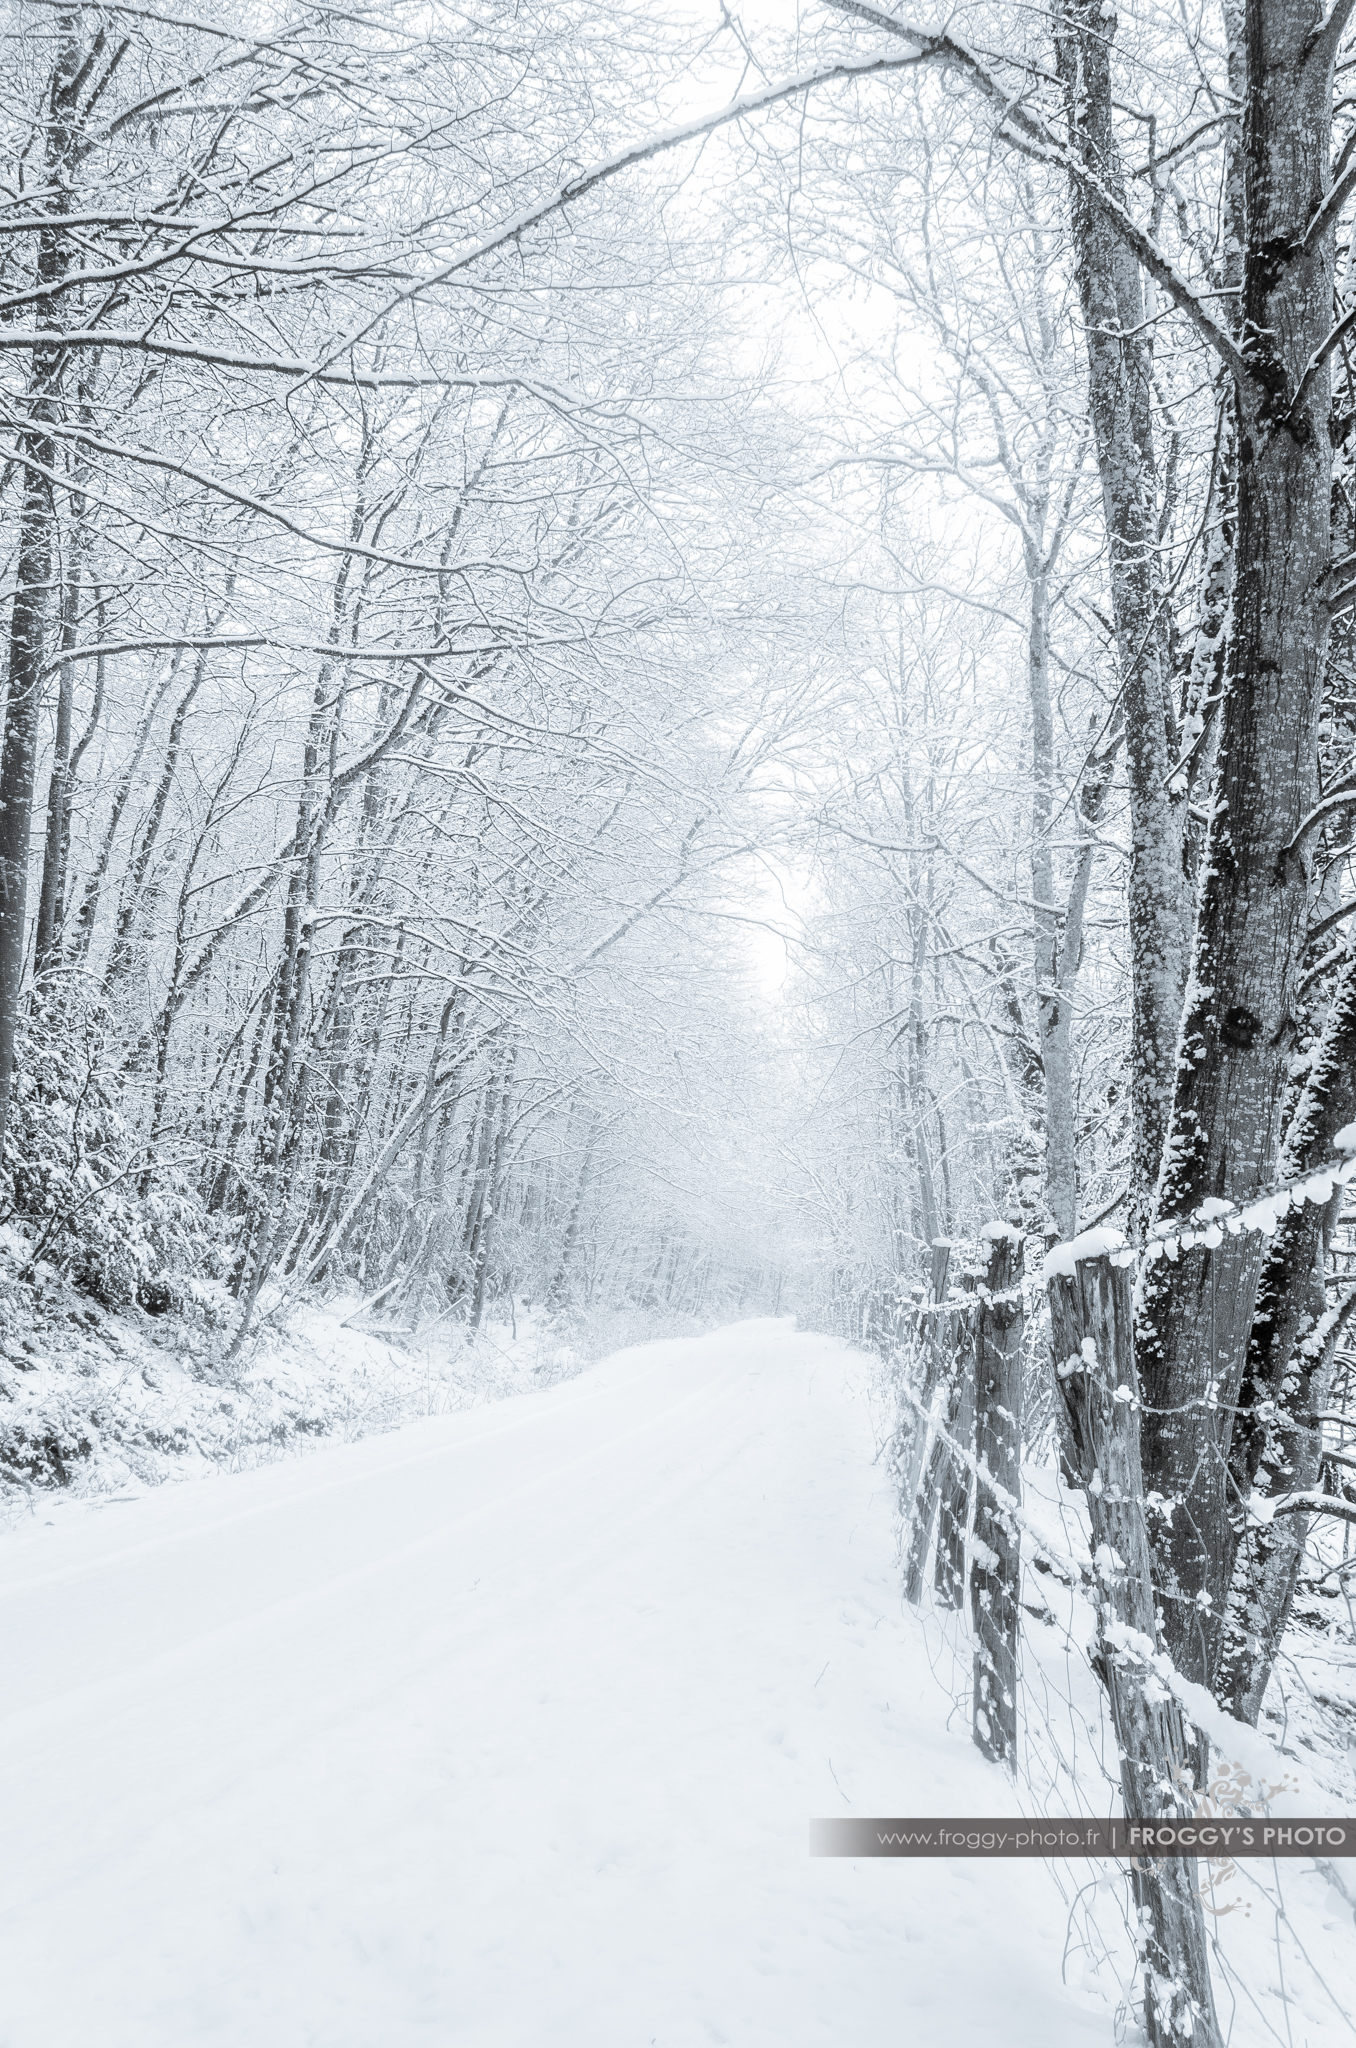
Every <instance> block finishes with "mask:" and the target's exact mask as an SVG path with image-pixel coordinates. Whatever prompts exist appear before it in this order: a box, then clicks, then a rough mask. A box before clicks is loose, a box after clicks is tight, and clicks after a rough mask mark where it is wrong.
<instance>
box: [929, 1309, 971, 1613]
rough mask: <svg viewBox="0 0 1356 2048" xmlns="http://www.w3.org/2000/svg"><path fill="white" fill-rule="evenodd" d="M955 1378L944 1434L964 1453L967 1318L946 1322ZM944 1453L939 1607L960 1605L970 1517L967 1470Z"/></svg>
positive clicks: (967, 1447)
mask: <svg viewBox="0 0 1356 2048" xmlns="http://www.w3.org/2000/svg"><path fill="white" fill-rule="evenodd" d="M978 1278H979V1276H978V1274H976V1273H962V1274H961V1286H962V1287H963V1288H964V1290H965V1292H966V1293H967V1294H968V1295H969V1296H970V1297H971V1299H972V1300H973V1298H974V1292H975V1283H976V1281H977V1280H978ZM952 1322H953V1326H954V1331H955V1335H954V1338H953V1342H954V1345H955V1360H956V1362H955V1379H954V1381H953V1384H952V1400H951V1405H950V1413H949V1419H948V1423H947V1434H948V1435H949V1436H950V1438H951V1440H952V1442H953V1443H956V1444H959V1445H960V1447H961V1449H962V1450H964V1451H970V1452H973V1451H974V1447H975V1327H974V1323H973V1322H972V1321H971V1318H970V1316H969V1315H968V1314H964V1313H962V1314H958V1315H956V1316H955V1317H953V1319H952ZM942 1448H943V1450H944V1451H945V1452H946V1457H945V1462H944V1464H943V1466H942V1476H941V1480H940V1483H939V1486H938V1496H937V1561H936V1564H935V1566H934V1568H933V1574H932V1583H933V1590H934V1591H935V1593H936V1595H937V1598H938V1600H939V1601H940V1602H941V1604H942V1606H943V1607H963V1606H964V1605H965V1525H966V1522H967V1520H968V1519H969V1514H970V1493H971V1480H970V1467H969V1466H968V1465H967V1464H965V1463H963V1462H962V1460H961V1459H960V1458H957V1457H955V1456H954V1455H953V1454H952V1452H951V1451H950V1450H949V1449H947V1447H946V1446H945V1445H943V1447H942Z"/></svg>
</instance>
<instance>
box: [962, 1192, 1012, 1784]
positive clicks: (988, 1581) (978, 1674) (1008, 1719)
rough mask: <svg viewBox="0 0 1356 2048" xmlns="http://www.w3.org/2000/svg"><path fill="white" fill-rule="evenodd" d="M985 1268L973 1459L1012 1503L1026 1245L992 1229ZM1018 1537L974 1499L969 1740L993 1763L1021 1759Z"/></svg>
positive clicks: (991, 1503) (1002, 1512) (993, 1498)
mask: <svg viewBox="0 0 1356 2048" xmlns="http://www.w3.org/2000/svg"><path fill="white" fill-rule="evenodd" d="M982 1235H983V1236H984V1237H986V1238H987V1239H988V1240H989V1243H990V1247H991V1249H990V1252H989V1265H988V1271H987V1272H986V1274H985V1276H984V1284H983V1288H982V1290H981V1292H980V1307H979V1318H978V1329H977V1332H976V1339H975V1459H976V1462H977V1464H978V1465H979V1468H980V1470H981V1472H987V1474H988V1476H989V1477H990V1478H991V1479H992V1480H993V1481H994V1482H995V1484H996V1485H997V1486H998V1487H1000V1488H1001V1489H1002V1491H1003V1494H1005V1495H1006V1496H1007V1497H1008V1498H1010V1499H1011V1500H1013V1501H1016V1502H1020V1500H1021V1491H1022V1472H1021V1464H1022V1365H1023V1358H1022V1332H1023V1328H1024V1325H1025V1314H1024V1311H1023V1306H1022V1289H1021V1277H1022V1239H1021V1235H1020V1233H1019V1232H1018V1231H1017V1230H1016V1229H1014V1228H1013V1226H1012V1225H1011V1224H1008V1223H988V1224H986V1225H985V1227H984V1230H983V1232H982ZM1021 1544H1022V1535H1021V1530H1020V1529H1019V1528H1018V1526H1017V1523H1016V1521H1015V1520H1014V1519H1013V1517H1012V1516H1011V1515H1010V1514H1009V1513H1008V1511H1007V1508H1006V1507H1005V1506H1004V1505H1002V1504H1001V1500H1000V1498H999V1497H998V1496H997V1495H995V1494H994V1493H993V1491H992V1490H991V1489H990V1488H989V1487H986V1486H984V1485H982V1484H981V1485H980V1486H978V1487H977V1489H976V1493H975V1530H974V1537H973V1540H972V1544H971V1552H970V1611H971V1616H972V1619H973V1622H974V1630H975V1665H974V1672H975V1686H974V1737H975V1743H976V1746H977V1747H978V1748H979V1749H980V1750H981V1751H982V1753H983V1754H984V1755H985V1756H987V1757H989V1758H991V1759H992V1760H993V1762H995V1763H1005V1764H1007V1765H1008V1766H1009V1768H1011V1767H1012V1766H1013V1765H1014V1763H1015V1760H1016V1754H1017V1631H1018V1623H1019V1620H1020V1616H1021V1592H1022V1548H1021Z"/></svg>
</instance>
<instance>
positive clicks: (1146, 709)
mask: <svg viewBox="0 0 1356 2048" xmlns="http://www.w3.org/2000/svg"><path fill="white" fill-rule="evenodd" d="M1114 36H1115V18H1114V16H1110V17H1109V16H1108V15H1107V14H1106V13H1105V12H1104V11H1103V8H1102V6H1101V0H1069V4H1068V6H1067V7H1066V9H1065V10H1064V12H1063V14H1062V15H1061V17H1060V28H1059V31H1058V32H1057V35H1056V54H1057V61H1058V68H1059V76H1060V81H1061V84H1062V86H1063V89H1064V101H1065V109H1066V114H1067V119H1068V126H1069V134H1070V139H1071V143H1072V146H1073V148H1074V150H1075V151H1076V153H1077V155H1078V157H1079V159H1080V160H1081V162H1082V163H1083V164H1084V165H1085V166H1086V168H1087V169H1088V170H1089V171H1091V172H1092V173H1093V174H1094V175H1095V176H1096V177H1097V178H1098V179H1099V180H1100V182H1101V184H1102V186H1103V187H1104V189H1105V190H1106V191H1107V192H1108V194H1109V195H1110V196H1111V197H1112V198H1113V199H1114V200H1117V201H1120V200H1122V199H1123V196H1124V177H1123V173H1122V167H1121V163H1120V157H1119V153H1118V150H1117V147H1116V138H1115V132H1114V128H1113V123H1112V104H1111V44H1112V40H1113V38H1114ZM1070 203H1071V214H1072V225H1073V241H1074V251H1075V257H1076V263H1077V272H1078V289H1079V299H1080V303H1081V308H1082V314H1083V329H1084V335H1085V340H1086V345H1087V356H1088V407H1089V412H1090V415H1091V420H1092V429H1093V441H1094V446H1095V448H1096V451H1097V467H1098V472H1099V474H1100V477H1101V485H1102V505H1103V511H1104V515H1105V520H1106V533H1107V543H1108V548H1109V551H1110V575H1111V601H1112V612H1113V616H1114V621H1115V629H1116V648H1117V655H1118V659H1119V667H1120V684H1121V693H1122V706H1123V710H1124V717H1125V748H1126V759H1127V764H1128V771H1129V785H1130V836H1131V855H1130V882H1129V925H1130V953H1131V983H1132V1029H1131V1055H1130V1057H1131V1100H1132V1141H1131V1163H1130V1194H1131V1207H1132V1212H1133V1213H1134V1214H1135V1215H1136V1217H1137V1219H1138V1221H1139V1222H1140V1223H1141V1224H1142V1223H1143V1221H1144V1220H1145V1219H1146V1218H1147V1214H1148V1210H1149V1207H1150V1203H1151V1200H1152V1194H1153V1189H1154V1186H1155V1184H1156V1182H1157V1179H1158V1171H1159V1165H1160V1162H1161V1159H1162V1156H1163V1144H1164V1140H1165V1138H1166V1136H1167V1131H1168V1121H1169V1116H1170V1113H1171V1108H1172V1088H1173V1074H1174V1060H1175V1054H1176V1049H1177V1030H1178V1023H1179V1019H1180V1017H1181V1010H1182V997H1183V990H1184V988H1185V984H1186V967H1187V931H1188V899H1187V896H1186V892H1185V884H1184V877H1183V872H1182V845H1181V823H1180V820H1181V815H1182V808H1183V807H1182V805H1181V804H1180V802H1179V800H1178V799H1177V798H1175V797H1174V796H1173V795H1172V793H1171V792H1170V789H1169V782H1170V776H1171V772H1172V770H1173V768H1174V767H1175V765H1176V757H1177V747H1176V717H1175V707H1174V705H1173V701H1172V679H1171V675H1170V673H1169V664H1168V654H1167V634H1166V614H1165V611H1164V607H1163V605H1162V602H1161V591H1160V578H1159V573H1158V554H1159V536H1158V505H1157V478H1156V475H1155V467H1154V447H1153V423H1152V414H1151V410H1150V395H1151V384H1152V364H1151V360H1150V356H1149V347H1148V343H1147V342H1146V340H1145V338H1144V335H1143V332H1142V329H1143V326H1144V296H1143V291H1142V288H1141V283H1140V273H1139V267H1138V264H1137V262H1136V260H1135V258H1134V256H1133V255H1132V254H1131V253H1130V251H1129V250H1128V248H1127V247H1126V246H1125V243H1124V241H1123V239H1122V237H1121V235H1120V234H1119V233H1118V231H1117V229H1116V228H1115V226H1114V224H1113V222H1112V219H1111V217H1110V216H1109V214H1108V213H1107V212H1106V211H1105V209H1104V208H1102V207H1100V206H1099V205H1098V203H1097V200H1096V198H1095V196H1094V195H1093V193H1092V192H1091V191H1090V190H1089V188H1088V185H1087V183H1086V182H1085V181H1084V180H1082V179H1075V180H1072V181H1071V194H1070Z"/></svg>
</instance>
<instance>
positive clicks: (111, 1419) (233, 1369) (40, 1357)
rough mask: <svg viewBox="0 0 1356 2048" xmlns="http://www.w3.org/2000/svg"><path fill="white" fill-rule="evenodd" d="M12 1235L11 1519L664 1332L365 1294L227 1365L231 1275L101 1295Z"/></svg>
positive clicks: (494, 1386) (499, 1385) (3, 1501)
mask: <svg viewBox="0 0 1356 2048" xmlns="http://www.w3.org/2000/svg"><path fill="white" fill-rule="evenodd" d="M18 1249H20V1248H16V1247H15V1246H14V1245H12V1244H8V1243H3V1244H0V1522H13V1521H14V1520H16V1519H17V1518H19V1517H22V1516H23V1515H25V1514H28V1513H30V1512H33V1511H35V1509H36V1508H37V1507H38V1506H39V1505H41V1511H42V1513H43V1514H44V1515H49V1514H50V1513H51V1512H52V1511H53V1507H54V1506H55V1504H56V1503H58V1502H60V1501H63V1500H83V1499H89V1498H91V1497H98V1496H108V1495H119V1496H121V1497H124V1498H126V1497H130V1496H131V1495H132V1494H135V1493H136V1492H139V1491H141V1490H143V1489H144V1488H146V1487H149V1486H157V1485H160V1484H161V1483H162V1482H164V1481H166V1480H171V1479H179V1478H189V1477H193V1476H196V1475H201V1474H205V1473H207V1472H210V1471H215V1470H222V1469H225V1470H231V1471H239V1470H242V1469H247V1468H249V1467H251V1466H255V1465H259V1464H264V1463H267V1462H270V1461H271V1460H273V1459H276V1458H279V1457H285V1456H291V1455H296V1454H298V1453H300V1452H303V1451H304V1450H305V1449H306V1448H307V1447H308V1446H309V1445H310V1444H313V1443H315V1442H317V1441H319V1440H325V1439H329V1440H333V1439H336V1438H337V1439H339V1440H341V1441H351V1440H353V1439H356V1438H358V1437H364V1436H370V1435H372V1434H375V1433H378V1432H381V1431H384V1430H390V1429H396V1428H399V1427H400V1426H401V1425H402V1424H403V1423H406V1422H411V1421H415V1420H417V1419H419V1418H421V1417H424V1416H430V1415H444V1414H450V1413H452V1412H454V1411H456V1410H458V1409H461V1408H469V1407H474V1406H477V1405H479V1404H480V1403H483V1402H487V1401H496V1400H501V1399H503V1398H504V1397H505V1396H507V1395H510V1394H516V1393H525V1392H529V1391H531V1390H532V1389H535V1388H540V1387H545V1386H551V1385H553V1384H554V1383H555V1382H556V1381H557V1380H560V1379H565V1378H568V1377H570V1376H571V1375H572V1374H574V1373H575V1372H578V1371H579V1370H580V1369H581V1368H582V1367H583V1366H585V1365H587V1364H589V1363H590V1362H591V1361H592V1360H594V1359H595V1358H598V1357H601V1356H603V1355H604V1354H605V1353H607V1352H610V1351H614V1350H617V1349H620V1348H622V1347H623V1346H625V1345H628V1344H633V1343H638V1342H642V1341H644V1340H645V1339H647V1338H649V1337H652V1336H654V1335H657V1334H665V1335H669V1334H671V1335H686V1334H690V1333H689V1331H688V1330H687V1328H686V1326H684V1327H683V1328H682V1329H677V1328H673V1329H669V1328H665V1329H664V1330H663V1331H662V1332H661V1331H660V1330H658V1329H657V1328H656V1319H655V1317H654V1316H653V1315H649V1314H647V1313H645V1312H643V1311H639V1310H629V1309H620V1310H597V1311H594V1312H591V1313H584V1314H579V1315H575V1316H574V1317H572V1318H570V1319H569V1320H568V1321H565V1320H562V1319H559V1318H553V1317H549V1316H546V1315H545V1314H543V1312H542V1311H541V1310H540V1309H532V1308H523V1307H515V1310H514V1311H513V1312H512V1313H511V1315H510V1316H509V1317H508V1318H507V1319H499V1318H497V1317H496V1318H491V1319H487V1320H486V1322H485V1323H484V1324H483V1325H482V1327H481V1328H480V1329H479V1330H476V1331H472V1330H469V1329H468V1328H467V1327H466V1326H465V1325H464V1324H463V1323H459V1322H456V1321H454V1320H452V1319H449V1318H443V1319H441V1320H438V1321H434V1322H431V1323H429V1324H427V1325H426V1326H425V1327H423V1328H422V1329H420V1330H418V1331H411V1330H408V1329H392V1328H389V1327H382V1326H380V1325H379V1324H377V1325H375V1326H374V1324H373V1323H372V1322H371V1321H365V1319H364V1318H363V1317H362V1315H361V1314H360V1313H358V1311H359V1309H360V1302H359V1299H358V1297H357V1296H356V1295H352V1296H343V1295H340V1296H336V1297H334V1298H333V1299H331V1300H328V1301H325V1302H323V1303H303V1304H300V1305H298V1306H295V1307H293V1308H291V1309H290V1310H288V1311H287V1312H286V1313H285V1314H284V1315H281V1316H279V1317H277V1318H276V1319H274V1320H272V1321H268V1322H266V1323H265V1324H264V1326H263V1328H262V1329H261V1330H260V1331H259V1332H258V1334H257V1335H256V1336H255V1337H253V1338H252V1339H251V1340H250V1341H249V1342H248V1343H247V1345H246V1346H245V1347H244V1349H243V1350H242V1352H241V1354H240V1356H239V1357H238V1358H237V1359H236V1360H235V1361H233V1362H228V1361H227V1356H226V1354H227V1351H228V1332H229V1328H230V1325H231V1321H232V1317H233V1314H234V1307H235V1305H234V1303H233V1302H232V1301H231V1300H230V1298H229V1296H228V1295H227V1293H226V1291H225V1290H224V1288H222V1287H221V1286H220V1284H219V1283H217V1282H214V1281H199V1282H196V1283H192V1284H191V1285H189V1286H188V1287H184V1288H180V1289H178V1290H176V1296H175V1301H174V1305H173V1306H172V1307H170V1308H168V1309H167V1310H166V1311H165V1312H164V1313H161V1314H151V1313H148V1312H147V1311H146V1310H145V1309H143V1308H140V1307H137V1306H135V1305H130V1304H129V1305H127V1306H124V1307H120V1308H118V1309H109V1308H106V1307H104V1306H102V1305H101V1304H100V1303H99V1302H98V1301H97V1300H94V1299H93V1298H91V1297H90V1296H89V1295H88V1294H86V1293H84V1292H82V1291H81V1290H80V1289H78V1288H76V1287H75V1286H73V1285H72V1284H71V1282H70V1281H69V1279H67V1278H65V1277H63V1276H62V1275H61V1274H59V1273H57V1272H55V1271H54V1270H51V1269H44V1268H39V1271H38V1274H37V1275H36V1277H35V1278H33V1279H27V1280H21V1279H20V1278H19V1272H20V1265H19V1257H18V1256H16V1251H17V1250H18Z"/></svg>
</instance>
